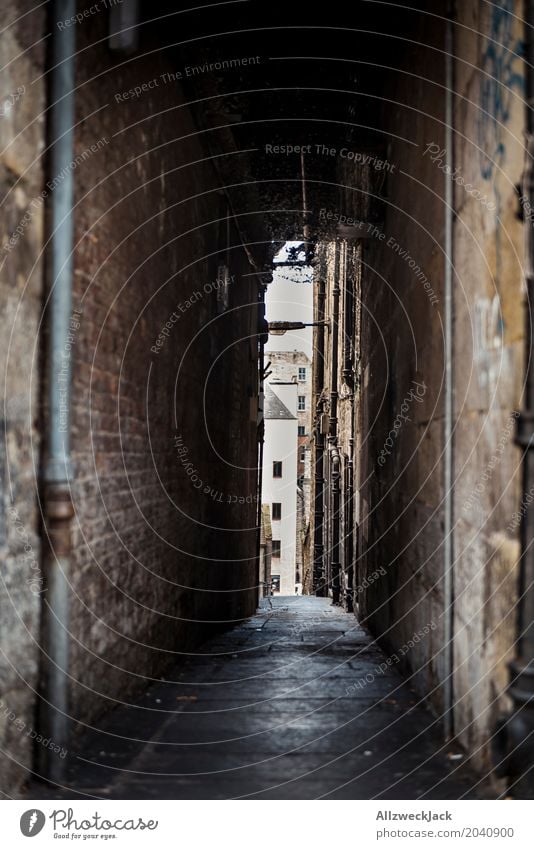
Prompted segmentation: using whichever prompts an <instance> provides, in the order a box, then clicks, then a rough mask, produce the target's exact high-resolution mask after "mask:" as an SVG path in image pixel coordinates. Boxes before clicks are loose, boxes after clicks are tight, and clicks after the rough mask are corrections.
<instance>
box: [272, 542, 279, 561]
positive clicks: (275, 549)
mask: <svg viewBox="0 0 534 849" xmlns="http://www.w3.org/2000/svg"><path fill="white" fill-rule="evenodd" d="M272 553H273V557H280V540H279V539H273V552H272Z"/></svg>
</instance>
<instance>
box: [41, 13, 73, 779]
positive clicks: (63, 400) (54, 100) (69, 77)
mask: <svg viewBox="0 0 534 849" xmlns="http://www.w3.org/2000/svg"><path fill="white" fill-rule="evenodd" d="M75 14H76V0H54V2H53V4H52V25H51V32H52V35H51V65H52V67H51V70H50V98H51V106H50V124H49V134H50V139H49V141H50V150H51V153H50V165H51V171H52V176H53V177H54V176H57V175H58V174H61V175H62V179H61V180H60V181H59V182H58V184H57V185H56V187H55V188H54V191H53V193H52V195H51V202H50V209H49V212H50V223H51V236H50V261H49V275H50V286H51V292H50V299H49V304H48V321H49V345H48V360H47V378H46V381H47V392H48V421H47V435H46V458H45V466H44V485H45V491H44V501H45V526H46V536H47V545H46V546H45V551H44V553H43V573H44V577H45V582H46V588H47V592H46V593H45V594H44V595H43V623H42V632H43V633H42V637H43V647H44V656H43V668H42V700H41V702H40V713H39V721H40V726H41V727H40V730H41V733H43V734H44V736H45V737H47V738H50V739H51V741H52V742H53V744H54V746H59V747H61V748H62V749H65V750H68V739H69V722H68V707H69V705H68V663H69V632H68V627H69V569H70V520H71V517H72V514H73V510H72V502H71V498H70V479H71V466H70V380H71V363H70V354H69V347H68V345H67V341H68V337H69V322H70V318H71V311H72V292H71V281H72V249H73V220H72V206H73V196H74V180H73V170H72V168H71V164H72V161H73V147H74V130H73V127H74V86H75V50H76V39H75V29H76V28H75V27H63V28H60V27H58V26H57V23H58V22H60V21H64V20H67V19H69V18H70V19H72V18H73V15H75ZM39 754H40V764H39V765H40V768H41V771H42V773H43V774H44V776H45V777H46V778H48V779H50V780H51V781H61V780H62V778H63V774H64V767H65V760H64V758H59V756H58V755H57V754H55V753H54V752H53V751H52V750H51V749H49V748H47V747H45V746H40V747H39Z"/></svg>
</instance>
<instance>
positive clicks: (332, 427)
mask: <svg viewBox="0 0 534 849" xmlns="http://www.w3.org/2000/svg"><path fill="white" fill-rule="evenodd" d="M340 250H341V248H340V246H339V245H338V244H336V248H335V251H336V253H335V264H334V287H333V289H332V334H331V337H330V344H331V346H332V350H331V360H330V362H331V369H330V417H329V422H328V446H329V451H330V455H329V458H330V462H329V477H330V481H329V484H330V486H331V495H332V498H331V504H332V510H331V513H330V521H331V536H330V540H331V544H330V558H329V559H330V575H329V579H330V582H331V586H332V603H333V604H339V598H340V592H341V587H340V574H339V572H340V568H341V563H340V559H339V497H340V457H339V449H338V447H337V402H338V391H337V381H338V359H339V356H338V354H339V352H338V337H339V326H338V325H339V298H340V295H341V288H340V286H339V275H340V265H341V263H340V256H339V254H340Z"/></svg>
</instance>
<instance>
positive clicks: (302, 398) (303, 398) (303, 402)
mask: <svg viewBox="0 0 534 849" xmlns="http://www.w3.org/2000/svg"><path fill="white" fill-rule="evenodd" d="M298 409H299V413H302V412H303V411H304V410H305V409H306V396H305V395H299V406H298Z"/></svg>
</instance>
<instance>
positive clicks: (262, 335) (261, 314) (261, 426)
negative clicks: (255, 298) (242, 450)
mask: <svg viewBox="0 0 534 849" xmlns="http://www.w3.org/2000/svg"><path fill="white" fill-rule="evenodd" d="M258 325H259V334H258V339H259V351H258V361H259V369H258V376H259V380H258V382H259V386H258V401H259V404H260V406H261V419H260V420H259V421H258V490H257V492H258V510H257V514H256V521H257V523H258V531H257V536H258V541H257V550H258V558H259V553H260V544H261V522H262V491H263V446H264V444H265V419H264V417H263V405H264V398H265V395H264V378H263V373H264V359H265V342H266V339H267V340H268V338H269V336H268V334H267V333H266V332H265V328H266V327H267V321H266V319H265V286H263V285H261V286H260V293H259V302H258ZM258 562H259V561H258ZM258 574H259V573H258ZM258 583H259V587H258V599H259V600H260V601H261V599H262V598H263V596H264V595H270V594H271V592H270V588H267V587H265V586H263V587H262V585H261V581H258Z"/></svg>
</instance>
